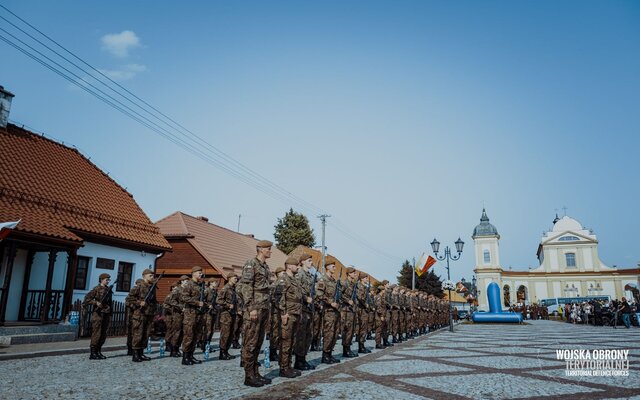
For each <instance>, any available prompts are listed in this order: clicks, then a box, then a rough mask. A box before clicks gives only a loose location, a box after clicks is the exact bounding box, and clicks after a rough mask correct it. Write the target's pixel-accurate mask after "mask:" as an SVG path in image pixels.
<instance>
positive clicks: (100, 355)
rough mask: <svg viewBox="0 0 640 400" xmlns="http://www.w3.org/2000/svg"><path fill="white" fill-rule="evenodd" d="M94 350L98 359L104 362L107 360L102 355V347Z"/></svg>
mask: <svg viewBox="0 0 640 400" xmlns="http://www.w3.org/2000/svg"><path fill="white" fill-rule="evenodd" d="M96 350H97V352H98V358H99V359H101V360H106V359H107V356H105V355H104V354H102V347H98V348H97V349H96Z"/></svg>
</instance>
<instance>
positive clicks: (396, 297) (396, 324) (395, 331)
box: [390, 289, 400, 343]
mask: <svg viewBox="0 0 640 400" xmlns="http://www.w3.org/2000/svg"><path fill="white" fill-rule="evenodd" d="M390 304H391V324H390V325H391V326H390V328H391V336H392V337H393V339H392V342H393V343H398V342H399V341H400V335H399V333H400V293H399V292H398V291H397V290H396V289H394V290H393V291H392V292H391V294H390Z"/></svg>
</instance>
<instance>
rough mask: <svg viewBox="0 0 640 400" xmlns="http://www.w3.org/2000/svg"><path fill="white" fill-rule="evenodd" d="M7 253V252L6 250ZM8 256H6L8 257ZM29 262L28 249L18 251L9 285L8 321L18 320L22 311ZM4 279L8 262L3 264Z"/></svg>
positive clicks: (6, 318) (6, 317) (6, 315)
mask: <svg viewBox="0 0 640 400" xmlns="http://www.w3.org/2000/svg"><path fill="white" fill-rule="evenodd" d="M5 254H6V252H5ZM6 258H7V257H5V259H6ZM26 264H27V251H26V250H18V251H16V258H15V259H14V260H13V270H12V272H11V284H10V285H9V297H8V298H7V299H8V300H7V312H6V314H5V320H6V321H17V320H18V314H19V312H20V297H21V296H22V284H23V282H24V271H25V266H26ZM2 271H3V273H2V276H1V277H0V278H1V279H2V280H1V281H0V282H3V283H4V276H5V274H6V271H7V268H6V262H5V263H4V264H3V265H2Z"/></svg>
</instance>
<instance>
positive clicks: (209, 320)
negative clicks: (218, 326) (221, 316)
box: [200, 312, 216, 344]
mask: <svg viewBox="0 0 640 400" xmlns="http://www.w3.org/2000/svg"><path fill="white" fill-rule="evenodd" d="M215 322H216V315H215V314H212V313H209V312H208V313H206V314H204V317H203V322H202V337H201V338H200V342H201V343H204V344H206V343H208V342H210V341H211V337H213V331H214V329H215V327H214V326H213V325H214V324H215Z"/></svg>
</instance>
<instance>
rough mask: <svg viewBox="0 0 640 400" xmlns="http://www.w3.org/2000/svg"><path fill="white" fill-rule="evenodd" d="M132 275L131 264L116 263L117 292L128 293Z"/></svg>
mask: <svg viewBox="0 0 640 400" xmlns="http://www.w3.org/2000/svg"><path fill="white" fill-rule="evenodd" d="M132 275H133V263H128V262H124V261H120V262H119V263H118V284H117V285H116V291H117V292H128V291H129V290H130V289H131V276H132Z"/></svg>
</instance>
